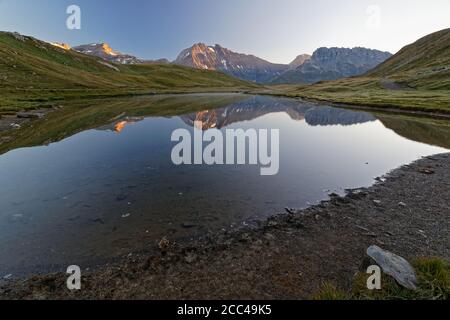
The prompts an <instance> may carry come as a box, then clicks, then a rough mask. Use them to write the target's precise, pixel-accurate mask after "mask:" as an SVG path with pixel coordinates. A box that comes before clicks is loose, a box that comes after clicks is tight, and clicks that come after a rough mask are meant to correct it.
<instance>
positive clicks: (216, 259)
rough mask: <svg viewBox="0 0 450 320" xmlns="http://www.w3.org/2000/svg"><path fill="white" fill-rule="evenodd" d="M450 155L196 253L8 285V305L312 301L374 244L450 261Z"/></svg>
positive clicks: (203, 244)
mask: <svg viewBox="0 0 450 320" xmlns="http://www.w3.org/2000/svg"><path fill="white" fill-rule="evenodd" d="M449 199H450V154H444V155H438V156H433V157H428V158H426V159H423V160H420V161H418V162H416V163H414V164H412V165H410V166H406V167H403V168H400V169H398V170H395V171H394V172H392V173H391V174H390V175H389V177H388V178H387V180H386V181H385V182H379V183H377V184H376V185H375V186H373V187H371V188H368V189H361V190H359V191H354V192H351V193H350V194H349V195H348V196H347V197H345V198H340V197H333V198H332V200H330V201H328V202H323V203H322V204H320V205H318V206H315V207H312V208H309V209H307V210H304V211H301V212H297V213H292V214H283V215H279V216H277V217H274V218H272V219H270V220H269V221H267V222H265V223H263V224H262V225H261V226H260V227H258V228H256V229H247V230H241V231H239V232H235V233H231V234H227V233H224V234H221V235H215V236H213V237H212V238H209V239H202V240H198V241H196V242H195V243H190V244H189V247H186V246H179V245H174V246H171V245H169V246H168V247H167V246H166V245H167V244H166V243H164V242H162V243H161V247H162V248H163V249H162V250H161V253H159V254H156V255H154V256H151V257H149V256H145V255H140V256H130V257H129V258H127V259H126V261H123V262H121V263H118V264H116V265H114V266H105V267H103V268H101V269H99V270H96V271H91V272H90V273H88V274H84V275H83V288H82V290H81V291H79V292H76V293H70V292H69V291H68V290H67V289H66V287H65V281H66V276H65V275H50V276H45V277H35V278H32V279H29V280H26V281H23V282H14V283H10V284H8V285H7V286H6V287H4V288H3V289H1V290H0V298H4V299H10V298H39V299H46V298H57V299H60V298H62V299H64V298H83V299H85V298H87V299H93V298H101V299H121V298H125V299H135V298H140V299H236V298H239V299H266V298H267V299H269V298H270V299H304V298H309V297H310V296H311V295H312V294H314V293H315V292H317V290H318V288H319V287H320V286H321V284H322V283H323V282H332V283H334V284H336V285H338V286H339V287H344V288H345V287H349V286H350V284H351V281H352V277H353V275H354V274H355V272H356V271H358V267H359V265H360V263H361V261H362V259H363V257H364V256H365V250H366V248H367V247H368V246H369V245H372V244H376V245H378V246H380V247H382V248H384V249H387V250H390V251H393V252H395V253H397V254H400V255H402V256H404V257H406V258H408V257H416V256H440V257H444V258H450V251H449V247H450V238H449V230H450V200H449Z"/></svg>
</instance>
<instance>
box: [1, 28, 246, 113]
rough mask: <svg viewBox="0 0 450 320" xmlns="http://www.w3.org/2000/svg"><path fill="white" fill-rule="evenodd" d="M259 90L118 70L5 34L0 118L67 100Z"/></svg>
mask: <svg viewBox="0 0 450 320" xmlns="http://www.w3.org/2000/svg"><path fill="white" fill-rule="evenodd" d="M252 87H254V85H253V84H250V83H248V82H245V81H241V80H238V79H235V78H232V77H229V76H227V75H225V74H223V73H220V72H213V71H204V70H195V69H190V68H185V67H180V66H174V65H168V64H148V65H116V64H111V63H107V62H105V61H103V60H101V59H99V58H95V57H91V56H87V55H83V54H80V53H77V52H75V51H72V50H69V51H66V50H63V49H60V48H56V47H54V46H52V45H50V44H48V43H45V42H42V41H39V40H36V39H34V38H31V37H25V36H21V35H18V34H12V33H6V32H0V95H1V98H0V114H1V113H7V112H15V111H17V110H20V109H24V108H31V107H34V106H37V105H41V106H42V105H45V104H48V103H49V102H51V101H54V100H58V99H63V98H79V97H95V96H108V95H120V94H134V93H151V92H168V91H171V92H193V91H233V90H242V89H248V88H252Z"/></svg>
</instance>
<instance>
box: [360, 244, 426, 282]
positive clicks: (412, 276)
mask: <svg viewBox="0 0 450 320" xmlns="http://www.w3.org/2000/svg"><path fill="white" fill-rule="evenodd" d="M367 255H368V256H369V257H371V258H372V259H373V260H374V261H375V262H376V263H377V264H378V265H379V266H380V267H381V269H383V272H384V273H385V274H387V275H389V276H391V277H393V278H394V279H395V280H396V281H397V282H398V283H399V284H400V285H402V286H403V287H405V288H407V289H410V290H417V276H416V273H415V271H414V269H413V267H412V266H411V265H410V264H409V262H408V261H406V260H405V259H404V258H402V257H400V256H398V255H396V254H394V253H392V252H389V251H386V250H383V249H381V248H380V247H377V246H371V247H369V248H368V249H367Z"/></svg>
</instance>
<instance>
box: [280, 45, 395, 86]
mask: <svg viewBox="0 0 450 320" xmlns="http://www.w3.org/2000/svg"><path fill="white" fill-rule="evenodd" d="M391 56H392V54H390V53H389V52H382V51H379V50H371V49H366V48H353V49H348V48H319V49H317V50H316V51H315V52H314V54H313V56H312V57H311V59H309V60H307V61H305V62H304V63H303V64H302V65H300V66H299V67H297V68H295V69H294V70H290V71H288V72H285V73H284V74H283V75H281V76H279V77H278V78H276V79H275V80H274V81H273V82H274V83H315V82H319V81H322V80H336V79H340V78H345V77H352V76H357V75H361V74H364V73H366V72H367V71H369V70H371V69H373V68H375V67H376V66H378V65H379V64H381V63H382V62H384V61H386V60H387V59H388V58H390V57H391Z"/></svg>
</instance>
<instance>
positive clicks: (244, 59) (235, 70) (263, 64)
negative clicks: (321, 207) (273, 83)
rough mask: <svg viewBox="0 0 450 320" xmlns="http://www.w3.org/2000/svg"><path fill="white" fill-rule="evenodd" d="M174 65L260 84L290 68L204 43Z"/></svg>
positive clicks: (182, 53) (184, 53)
mask: <svg viewBox="0 0 450 320" xmlns="http://www.w3.org/2000/svg"><path fill="white" fill-rule="evenodd" d="M174 63H175V64H178V65H183V66H187V67H192V68H197V69H204V70H217V71H222V72H224V73H227V74H229V75H232V76H234V77H237V78H240V79H243V80H248V81H253V82H259V83H264V82H269V81H270V80H272V79H273V78H274V77H277V76H279V75H281V74H282V73H283V72H284V71H286V70H288V68H289V66H288V65H283V64H274V63H270V62H268V61H266V60H263V59H260V58H258V57H255V56H253V55H246V54H241V53H236V52H233V51H231V50H228V49H226V48H223V47H221V46H220V45H215V46H207V45H205V44H203V43H198V44H195V45H194V46H192V47H191V48H188V49H185V50H183V51H182V52H181V53H180V55H179V56H178V58H177V59H176V60H175V61H174Z"/></svg>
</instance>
